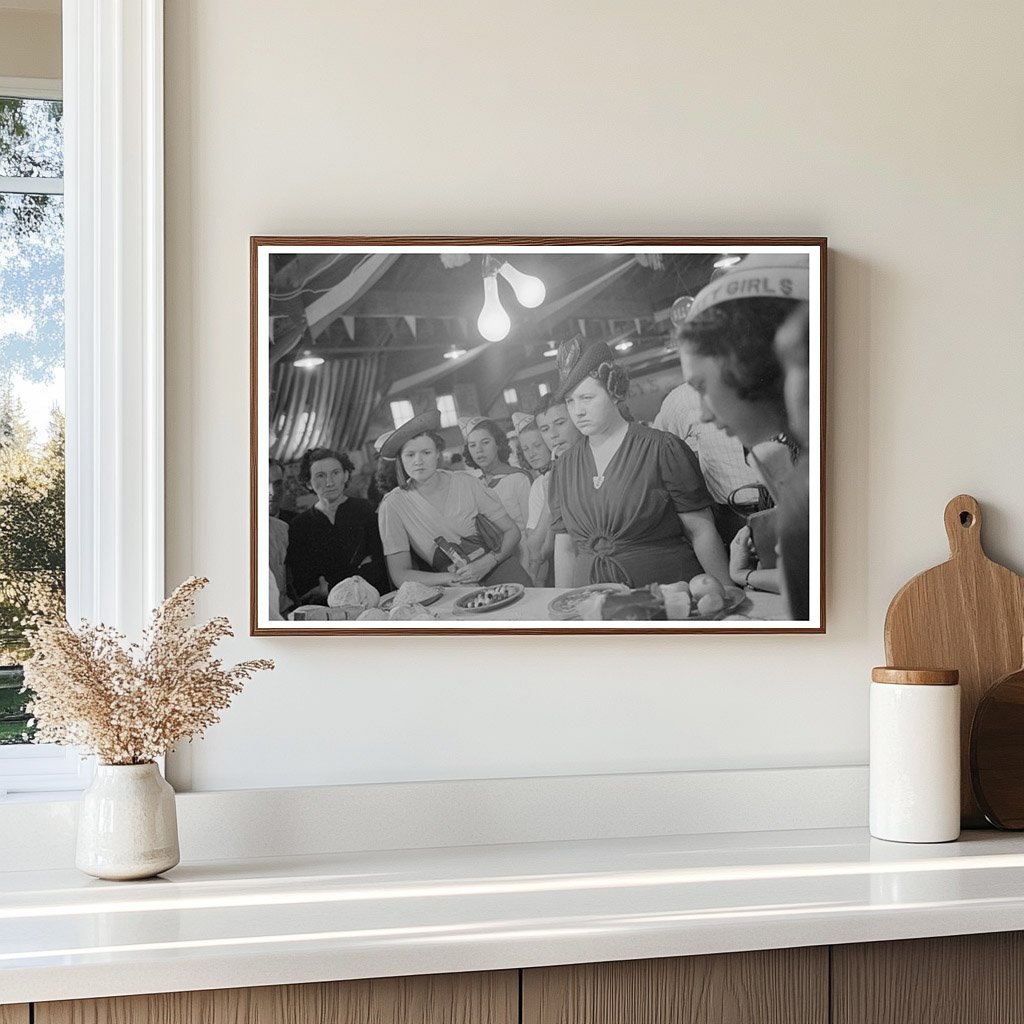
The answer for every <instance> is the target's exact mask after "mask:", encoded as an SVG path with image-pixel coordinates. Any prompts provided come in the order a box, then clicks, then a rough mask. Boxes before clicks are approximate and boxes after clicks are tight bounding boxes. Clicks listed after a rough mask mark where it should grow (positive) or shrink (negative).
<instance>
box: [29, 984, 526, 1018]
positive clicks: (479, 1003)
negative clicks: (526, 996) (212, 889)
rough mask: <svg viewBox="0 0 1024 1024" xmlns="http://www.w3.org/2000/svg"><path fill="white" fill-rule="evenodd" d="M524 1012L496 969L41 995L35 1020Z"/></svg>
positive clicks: (513, 986) (446, 1015) (499, 1015)
mask: <svg viewBox="0 0 1024 1024" xmlns="http://www.w3.org/2000/svg"><path fill="white" fill-rule="evenodd" d="M518 1019H519V979H518V972H517V971H494V972H489V973H476V974H439V975H427V976H423V977H413V978H375V979H371V980H368V981H337V982H326V983H323V984H316V985H274V986H270V987H267V988H240V989H219V990H216V991H210V992H172V993H166V994H162V995H151V996H121V997H118V998H115V999H83V1000H76V1001H66V1002H55V1003H37V1004H36V1017H35V1024H517V1022H518ZM19 1024H21V1022H19Z"/></svg>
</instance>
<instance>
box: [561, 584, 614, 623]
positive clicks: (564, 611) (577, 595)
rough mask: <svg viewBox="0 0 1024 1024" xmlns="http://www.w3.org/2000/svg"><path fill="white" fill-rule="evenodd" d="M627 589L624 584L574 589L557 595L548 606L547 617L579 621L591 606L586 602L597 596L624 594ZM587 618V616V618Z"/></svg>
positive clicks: (595, 585)
mask: <svg viewBox="0 0 1024 1024" xmlns="http://www.w3.org/2000/svg"><path fill="white" fill-rule="evenodd" d="M626 593H629V587H627V586H626V585H625V584H624V583H591V584H590V585H589V586H586V587H576V589H575V590H567V591H566V592H565V593H564V594H559V595H558V597H556V598H554V599H553V600H552V601H551V602H550V603H549V604H548V615H549V616H550V617H551V618H552V619H561V620H569V619H580V618H582V617H583V614H582V613H585V612H586V610H587V609H588V608H589V607H590V606H591V605H590V604H588V602H591V604H592V603H593V602H592V599H593V598H594V596H595V595H597V594H626ZM588 617H589V616H588Z"/></svg>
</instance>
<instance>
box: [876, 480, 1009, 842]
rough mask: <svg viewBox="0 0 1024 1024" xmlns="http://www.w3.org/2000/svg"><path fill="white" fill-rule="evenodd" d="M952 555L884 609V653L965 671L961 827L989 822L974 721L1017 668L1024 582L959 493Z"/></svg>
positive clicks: (896, 662) (951, 507) (952, 517)
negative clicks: (978, 794)
mask: <svg viewBox="0 0 1024 1024" xmlns="http://www.w3.org/2000/svg"><path fill="white" fill-rule="evenodd" d="M943 522H944V523H945V526H946V536H947V537H948V539H949V560H948V561H946V562H943V563H942V564H941V565H937V566H934V567H933V568H931V569H926V570H925V571H924V572H922V573H919V574H918V575H917V576H915V577H914V578H913V579H912V580H910V582H908V583H906V584H904V586H903V587H902V588H901V589H900V590H899V591H898V593H897V594H896V596H895V597H893V599H892V601H891V603H890V604H889V610H888V611H887V612H886V614H885V657H886V660H887V662H888V664H889V665H891V666H892V667H894V668H955V669H958V670H959V672H960V690H961V698H962V699H961V702H960V763H961V774H960V811H961V814H960V816H961V824H962V825H963V827H964V828H985V827H987V822H986V821H985V817H984V815H983V814H982V811H981V808H980V807H979V806H978V803H977V801H976V800H975V798H974V793H973V791H972V789H971V766H970V756H969V755H970V740H971V723H972V722H973V721H974V713H975V711H976V710H977V707H978V702H979V701H980V700H981V698H982V697H983V696H984V695H985V693H986V691H987V690H988V688H989V687H990V686H991V685H992V684H993V683H994V682H996V680H997V679H1001V678H1002V677H1003V676H1005V675H1008V674H1009V673H1010V672H1014V671H1016V670H1017V669H1018V668H1020V641H1021V622H1022V621H1024V579H1022V578H1021V577H1020V576H1018V575H1017V574H1016V573H1015V572H1011V570H1009V569H1007V568H1005V567H1004V566H1002V565H999V564H997V563H996V562H993V561H992V560H991V559H990V558H989V557H988V555H986V554H985V549H984V548H983V546H982V542H981V526H982V512H981V507H980V506H979V504H978V502H977V500H976V499H974V498H972V497H971V496H970V495H969V494H958V495H957V496H956V497H955V498H953V499H952V501H950V502H949V504H947V505H946V509H945V512H944V513H943Z"/></svg>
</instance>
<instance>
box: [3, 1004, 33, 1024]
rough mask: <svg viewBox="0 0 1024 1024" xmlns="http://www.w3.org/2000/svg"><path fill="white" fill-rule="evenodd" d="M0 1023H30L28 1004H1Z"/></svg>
mask: <svg viewBox="0 0 1024 1024" xmlns="http://www.w3.org/2000/svg"><path fill="white" fill-rule="evenodd" d="M0 1024H28V1004H27V1003H18V1004H16V1005H14V1004H12V1005H11V1006H0Z"/></svg>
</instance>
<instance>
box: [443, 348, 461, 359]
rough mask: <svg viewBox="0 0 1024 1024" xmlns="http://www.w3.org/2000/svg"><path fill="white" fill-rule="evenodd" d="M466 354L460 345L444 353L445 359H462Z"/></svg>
mask: <svg viewBox="0 0 1024 1024" xmlns="http://www.w3.org/2000/svg"><path fill="white" fill-rule="evenodd" d="M465 354H466V350H465V349H464V348H459V346H458V345H452V347H451V348H450V349H448V351H447V352H445V353H444V358H445V359H461V358H462V357H463V356H464V355H465Z"/></svg>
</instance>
